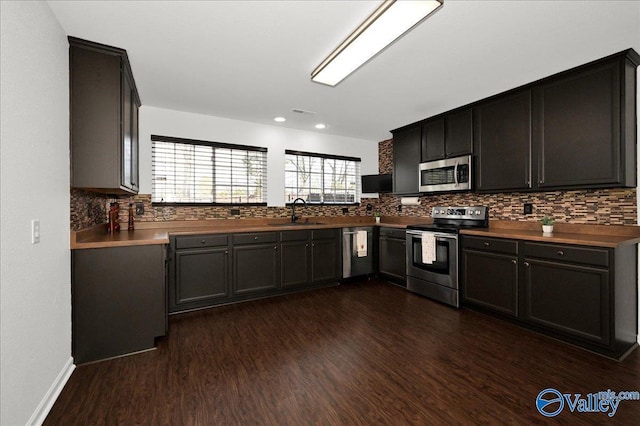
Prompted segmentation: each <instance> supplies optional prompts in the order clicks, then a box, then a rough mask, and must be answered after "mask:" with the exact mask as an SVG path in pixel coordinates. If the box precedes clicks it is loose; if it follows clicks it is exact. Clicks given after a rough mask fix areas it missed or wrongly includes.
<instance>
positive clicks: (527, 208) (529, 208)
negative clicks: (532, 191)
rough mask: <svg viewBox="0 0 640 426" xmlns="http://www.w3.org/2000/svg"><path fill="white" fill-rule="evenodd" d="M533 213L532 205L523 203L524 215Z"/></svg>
mask: <svg viewBox="0 0 640 426" xmlns="http://www.w3.org/2000/svg"><path fill="white" fill-rule="evenodd" d="M532 213H533V204H531V203H524V214H532Z"/></svg>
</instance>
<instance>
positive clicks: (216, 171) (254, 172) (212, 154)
mask: <svg viewBox="0 0 640 426" xmlns="http://www.w3.org/2000/svg"><path fill="white" fill-rule="evenodd" d="M151 141H152V153H151V158H152V165H151V166H152V179H153V180H152V197H151V201H152V202H154V203H167V204H266V200H267V149H266V148H261V147H255V146H246V145H235V144H228V143H219V142H209V141H201V140H193V139H182V138H175V137H168V136H158V135H152V136H151Z"/></svg>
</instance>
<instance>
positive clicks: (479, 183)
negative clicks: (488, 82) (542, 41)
mask: <svg viewBox="0 0 640 426" xmlns="http://www.w3.org/2000/svg"><path fill="white" fill-rule="evenodd" d="M639 63H640V56H638V54H637V53H636V52H635V51H633V50H628V51H624V52H621V53H618V54H615V55H612V56H609V57H607V58H603V59H601V60H598V61H595V62H592V63H589V64H587V65H583V66H580V67H577V68H574V69H571V70H568V71H565V72H563V73H560V74H556V75H554V76H551V77H548V78H545V79H543V80H540V81H538V82H535V83H532V84H530V85H527V86H525V87H522V88H518V89H514V90H512V91H509V92H507V93H506V94H504V95H498V96H495V97H493V98H491V99H489V100H487V101H483V102H480V103H478V104H477V105H476V106H475V108H474V112H475V117H474V127H475V131H474V132H475V135H474V145H475V148H474V152H475V153H476V174H475V179H476V188H477V189H478V190H479V191H488V192H491V191H494V192H495V191H507V190H508V191H519V190H523V191H527V190H538V191H540V190H552V189H554V190H555V189H578V188H615V187H634V186H635V184H636V175H635V173H636V151H635V150H636V147H635V140H636V100H635V99H636V93H635V91H636V71H635V69H636V67H637V66H638V64H639Z"/></svg>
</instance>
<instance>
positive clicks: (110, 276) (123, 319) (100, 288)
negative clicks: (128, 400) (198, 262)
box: [71, 245, 167, 364]
mask: <svg viewBox="0 0 640 426" xmlns="http://www.w3.org/2000/svg"><path fill="white" fill-rule="evenodd" d="M165 254H166V250H165V246H164V245H149V246H133V247H111V248H97V249H83V250H73V251H72V277H73V281H72V286H71V293H72V299H73V312H72V330H73V338H72V346H73V358H74V362H75V363H76V364H83V363H87V362H91V361H97V360H101V359H106V358H111V357H115V356H119V355H124V354H128V353H132V352H137V351H142V350H146V349H151V348H153V347H154V346H155V338H156V337H158V336H163V335H164V334H165V332H166V329H167V310H166V290H165Z"/></svg>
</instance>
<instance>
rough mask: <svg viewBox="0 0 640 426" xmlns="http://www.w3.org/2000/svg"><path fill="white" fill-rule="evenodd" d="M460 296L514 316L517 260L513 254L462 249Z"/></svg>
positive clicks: (516, 302)
mask: <svg viewBox="0 0 640 426" xmlns="http://www.w3.org/2000/svg"><path fill="white" fill-rule="evenodd" d="M462 268H463V269H462V276H463V280H464V282H463V288H462V290H463V292H462V293H463V296H462V300H463V301H465V302H467V303H472V304H475V305H479V306H482V307H485V308H489V309H492V310H494V311H496V312H500V313H502V314H506V315H510V316H512V317H517V316H518V260H517V257H515V256H509V255H504V254H498V253H491V252H483V251H475V250H463V252H462Z"/></svg>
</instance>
